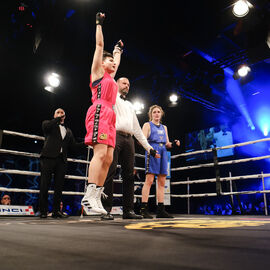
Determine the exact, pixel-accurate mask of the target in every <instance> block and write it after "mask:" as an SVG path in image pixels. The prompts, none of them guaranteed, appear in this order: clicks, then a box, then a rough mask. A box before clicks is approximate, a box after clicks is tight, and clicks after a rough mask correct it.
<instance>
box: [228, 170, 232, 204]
mask: <svg viewBox="0 0 270 270" xmlns="http://www.w3.org/2000/svg"><path fill="white" fill-rule="evenodd" d="M229 177H230V178H232V173H231V172H229ZM230 192H231V193H232V192H233V187H232V180H231V179H230ZM230 196H231V201H232V203H233V195H232V194H231V195H230Z"/></svg>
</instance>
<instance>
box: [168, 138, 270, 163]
mask: <svg viewBox="0 0 270 270" xmlns="http://www.w3.org/2000/svg"><path fill="white" fill-rule="evenodd" d="M266 141H270V138H264V139H260V140H255V141H249V142H243V143H236V144H231V145H226V146H221V147H216V149H217V150H222V149H229V148H235V147H240V146H245V145H249V144H254V143H259V142H266ZM212 151H213V150H212V148H210V149H206V150H198V151H194V152H188V153H182V154H178V155H174V156H171V159H175V158H178V157H184V156H190V155H196V154H202V153H209V152H212Z"/></svg>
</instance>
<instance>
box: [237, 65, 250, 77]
mask: <svg viewBox="0 0 270 270" xmlns="http://www.w3.org/2000/svg"><path fill="white" fill-rule="evenodd" d="M250 71H251V69H250V67H249V66H247V65H245V64H244V65H241V66H239V67H238V69H237V70H236V71H235V72H234V74H233V78H234V79H235V80H237V79H239V78H244V77H246V76H247V75H248V73H249V72H250Z"/></svg>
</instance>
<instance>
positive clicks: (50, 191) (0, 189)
mask: <svg viewBox="0 0 270 270" xmlns="http://www.w3.org/2000/svg"><path fill="white" fill-rule="evenodd" d="M0 191H4V192H24V193H39V190H36V189H22V188H4V187H0ZM48 193H49V194H53V193H54V191H53V190H49V191H48ZM62 194H63V195H79V196H83V195H84V192H75V191H63V192H62ZM113 197H123V195H122V194H117V193H114V194H113ZM134 197H135V198H141V197H142V195H134ZM149 197H150V198H153V197H155V195H149Z"/></svg>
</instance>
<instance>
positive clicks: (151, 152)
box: [150, 148, 157, 157]
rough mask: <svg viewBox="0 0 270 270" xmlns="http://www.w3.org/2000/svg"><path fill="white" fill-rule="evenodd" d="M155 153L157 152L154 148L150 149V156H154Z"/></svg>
mask: <svg viewBox="0 0 270 270" xmlns="http://www.w3.org/2000/svg"><path fill="white" fill-rule="evenodd" d="M156 153H157V150H154V149H152V148H151V149H150V155H151V156H152V157H155V156H156Z"/></svg>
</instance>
